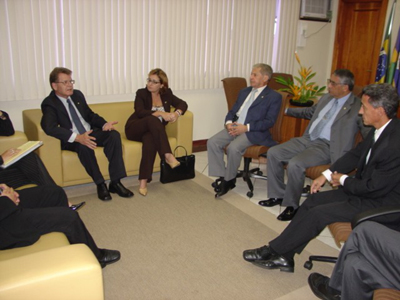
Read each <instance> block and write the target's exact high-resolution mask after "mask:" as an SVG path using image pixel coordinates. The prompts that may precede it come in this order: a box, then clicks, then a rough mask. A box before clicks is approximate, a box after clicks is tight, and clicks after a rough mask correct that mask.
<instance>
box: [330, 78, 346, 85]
mask: <svg viewBox="0 0 400 300" xmlns="http://www.w3.org/2000/svg"><path fill="white" fill-rule="evenodd" d="M326 84H327V85H329V84H331V85H332V86H337V85H343V83H340V82H334V81H332V80H330V79H327V80H326Z"/></svg>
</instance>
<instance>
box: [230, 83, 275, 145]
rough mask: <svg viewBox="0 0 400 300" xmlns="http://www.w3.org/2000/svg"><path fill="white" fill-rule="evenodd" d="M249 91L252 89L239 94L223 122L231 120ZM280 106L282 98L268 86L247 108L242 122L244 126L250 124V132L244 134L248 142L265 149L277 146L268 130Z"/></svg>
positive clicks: (272, 124)
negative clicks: (265, 147)
mask: <svg viewBox="0 0 400 300" xmlns="http://www.w3.org/2000/svg"><path fill="white" fill-rule="evenodd" d="M251 90H252V87H247V88H244V89H242V90H241V91H240V92H239V95H238V98H237V100H236V102H235V104H234V105H233V107H232V109H231V110H230V111H229V112H228V114H227V115H226V117H225V122H226V121H232V120H233V118H234V117H235V116H236V113H237V112H238V111H239V109H240V107H241V106H242V104H243V102H244V101H245V100H246V98H247V96H248V95H249V94H250V92H251ZM281 104H282V96H281V95H280V94H279V93H277V92H275V91H274V90H273V89H271V88H269V87H268V86H267V87H265V89H264V90H263V91H262V92H261V93H260V95H258V97H257V99H255V100H254V102H253V104H252V105H251V106H250V107H249V110H248V111H247V116H246V120H245V122H244V123H245V124H250V131H248V132H246V136H247V138H248V139H249V141H250V142H252V143H253V144H258V145H264V146H267V147H272V146H274V145H276V144H277V142H276V141H274V140H273V139H272V136H271V133H270V132H269V129H270V128H271V127H272V126H274V124H275V121H276V119H277V118H278V114H279V110H280V108H281Z"/></svg>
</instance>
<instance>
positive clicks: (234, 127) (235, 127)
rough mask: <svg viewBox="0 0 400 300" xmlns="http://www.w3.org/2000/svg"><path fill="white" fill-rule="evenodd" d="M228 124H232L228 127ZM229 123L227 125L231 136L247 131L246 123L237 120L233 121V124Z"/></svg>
mask: <svg viewBox="0 0 400 300" xmlns="http://www.w3.org/2000/svg"><path fill="white" fill-rule="evenodd" d="M228 125H231V126H230V127H229V128H228ZM228 125H227V129H228V132H229V135H231V136H238V135H241V134H242V133H245V132H247V126H246V125H243V124H239V123H236V122H235V123H232V124H228Z"/></svg>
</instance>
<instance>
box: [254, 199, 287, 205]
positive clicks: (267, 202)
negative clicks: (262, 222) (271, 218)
mask: <svg viewBox="0 0 400 300" xmlns="http://www.w3.org/2000/svg"><path fill="white" fill-rule="evenodd" d="M282 201H283V199H282V198H269V199H268V200H261V201H260V202H258V205H261V206H265V207H273V206H275V205H281V204H282Z"/></svg>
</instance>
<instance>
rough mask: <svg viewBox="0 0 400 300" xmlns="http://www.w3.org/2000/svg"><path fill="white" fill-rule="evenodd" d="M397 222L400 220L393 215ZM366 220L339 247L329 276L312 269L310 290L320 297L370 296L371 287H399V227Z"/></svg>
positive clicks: (351, 298)
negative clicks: (337, 255)
mask: <svg viewBox="0 0 400 300" xmlns="http://www.w3.org/2000/svg"><path fill="white" fill-rule="evenodd" d="M396 223H397V225H398V226H399V225H400V220H399V218H398V217H397V220H396ZM398 226H397V228H389V227H386V226H385V225H383V224H380V223H376V222H372V221H368V222H364V223H361V224H360V225H358V226H357V227H356V228H355V229H354V230H353V232H352V233H351V235H350V236H349V238H348V240H347V241H346V243H345V244H344V247H343V249H342V250H341V251H340V255H339V258H338V261H337V262H336V265H335V268H334V269H333V272H332V277H331V278H330V279H329V277H326V276H324V275H321V274H318V273H312V274H311V275H310V276H309V277H308V284H309V285H310V288H311V290H312V291H313V293H314V294H315V296H317V297H318V298H320V299H341V300H353V299H372V297H373V293H374V290H377V289H394V290H400V248H399V239H400V232H399V230H400V228H399V227H398Z"/></svg>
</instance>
